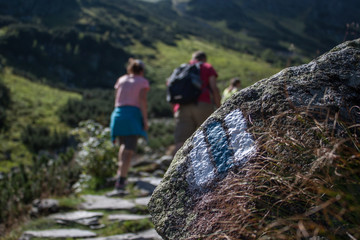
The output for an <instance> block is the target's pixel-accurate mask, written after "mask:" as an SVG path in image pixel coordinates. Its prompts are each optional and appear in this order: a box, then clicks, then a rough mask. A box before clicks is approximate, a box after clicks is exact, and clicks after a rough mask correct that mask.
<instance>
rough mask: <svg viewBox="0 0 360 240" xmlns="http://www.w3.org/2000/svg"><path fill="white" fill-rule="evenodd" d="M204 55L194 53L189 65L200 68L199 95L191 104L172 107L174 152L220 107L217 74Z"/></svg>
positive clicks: (202, 53)
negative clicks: (195, 65)
mask: <svg viewBox="0 0 360 240" xmlns="http://www.w3.org/2000/svg"><path fill="white" fill-rule="evenodd" d="M206 60H207V57H206V54H205V53H204V52H202V51H197V52H194V53H193V55H192V59H191V60H190V64H198V65H199V66H200V79H201V93H200V96H199V97H198V98H197V99H196V100H195V101H194V102H192V103H186V104H181V103H176V104H174V105H173V110H174V118H175V152H174V153H176V151H177V150H179V149H180V148H181V147H182V145H183V144H184V142H185V141H186V139H188V138H189V137H190V136H191V135H192V134H193V133H194V132H195V130H196V129H197V128H198V127H199V126H200V125H201V124H202V123H203V122H204V121H205V120H206V119H207V118H208V117H209V116H210V115H211V114H212V113H213V112H214V110H215V107H219V106H220V100H221V96H220V92H219V88H218V87H217V85H216V79H217V77H218V74H217V72H216V71H215V69H214V68H213V66H212V65H211V64H210V63H207V62H206Z"/></svg>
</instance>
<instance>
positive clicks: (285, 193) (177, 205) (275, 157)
mask: <svg viewBox="0 0 360 240" xmlns="http://www.w3.org/2000/svg"><path fill="white" fill-rule="evenodd" d="M359 104H360V39H358V40H355V41H351V42H346V43H343V44H341V45H339V46H337V47H335V48H334V49H332V50H331V51H330V52H328V53H326V54H324V55H322V56H320V57H318V58H317V59H315V60H313V61H312V62H310V63H309V64H305V65H301V66H298V67H290V68H287V69H284V70H283V71H281V72H279V73H278V74H276V75H274V76H272V77H270V78H268V79H264V80H261V81H259V82H257V83H256V84H254V85H252V86H250V87H248V88H246V89H243V90H241V91H240V92H239V93H237V94H236V95H235V96H233V97H232V98H231V99H230V100H228V101H227V102H226V103H225V104H223V105H222V107H221V108H219V109H218V110H217V111H216V112H215V113H214V114H212V115H211V116H210V117H209V118H208V119H207V120H206V121H205V122H204V124H203V125H202V126H201V127H200V128H199V129H198V130H197V131H196V132H195V133H194V134H193V135H192V136H191V137H190V138H189V139H188V140H187V141H186V142H185V144H184V146H183V147H182V148H181V149H180V150H179V151H178V152H177V154H176V156H175V158H174V160H173V162H172V163H171V165H170V167H169V169H168V170H167V172H166V174H165V176H164V178H163V180H162V182H161V184H160V185H159V186H158V187H157V188H156V190H155V191H154V193H153V195H152V198H151V200H150V203H149V205H148V206H149V210H150V213H151V215H152V219H153V222H154V223H155V226H156V230H157V231H158V233H159V234H160V235H161V236H162V237H163V238H164V239H252V238H257V239H258V238H260V236H263V237H264V238H263V239H280V237H279V236H283V237H284V236H285V238H281V239H289V238H287V237H286V234H289V235H291V234H298V235H297V236H300V237H299V238H301V237H310V236H318V235H319V236H320V235H322V236H326V231H327V230H329V229H330V227H333V229H337V230H336V231H338V230H339V229H342V230H341V231H342V232H341V233H340V232H338V234H340V235H341V234H343V235H344V234H345V236H348V237H349V236H352V237H354V234H355V235H356V231H357V230H351V229H359V226H360V224H359V222H358V220H356V216H358V217H359V216H360V215H356V214H354V212H353V213H352V214H353V215H352V216H353V217H348V215H346V214H347V213H348V212H351V211H354V209H356V208H351V207H350V206H348V205H349V204H347V203H348V202H346V201H345V200H344V202H341V199H345V197H344V196H347V197H349V196H351V194H354V196H355V200H354V199H353V198H351V197H350V198H351V199H352V201H357V200H356V199H359V197H360V196H358V195H359V194H358V193H356V192H359V190H360V188H359V184H358V183H359V181H358V180H359V179H358V178H356V180H355V183H353V182H351V183H349V185H351V186H352V190H349V191H350V192H351V194H350V195H349V194H348V193H349V192H346V191H345V192H344V191H343V190H339V191H338V192H337V193H336V194H335V193H334V192H332V193H331V194H330V193H329V192H330V190H331V191H332V190H334V189H337V188H336V186H337V185H336V184H335V183H337V182H341V184H343V185H344V184H346V181H348V179H351V178H353V177H350V178H349V176H354V175H353V174H354V173H355V174H359V171H358V170H356V172H352V175H351V174H349V175H346V174H348V173H349V172H348V171H345V170H344V171H340V169H345V168H341V166H342V165H341V164H340V165H336V164H337V162H336V161H341V160H344V159H345V155H346V154H347V153H348V152H351V151H352V150H354V149H355V150H356V148H357V147H359V138H358V137H357V136H359V135H357V134H358V133H359V127H358V126H357V127H356V125H355V127H346V126H351V124H359V123H360V114H359V112H360V111H359V108H358V107H356V106H359ZM329 129H330V130H331V131H329ZM337 139H342V140H339V142H336V141H337ZM345 139H351V141H350V143H349V144H348V142H346V141H345ZM332 142H334V144H333V145H331V143H332ZM351 144H354V145H356V144H357V145H356V147H355V148H352V147H351V146H353V145H351ZM334 146H335V147H334ZM340 146H347V147H348V148H349V149H350V150H349V149H348V150H347V151H346V152H345V151H344V152H345V153H344V154H343V155H344V156H342V157H341V158H340V157H339V156H340V155H341V154H337V151H338V150H339V149H340ZM348 155H349V156H350V155H351V157H349V158H346V159H352V160H351V161H353V159H356V158H357V159H359V152H357V155H356V154H353V153H351V154H350V153H349V154H348ZM339 159H340V160H339ZM349 161H350V160H349ZM332 165H334V166H335V165H336V166H338V167H336V170H337V171H340V172H337V171H334V168H333V167H332ZM357 167H359V165H356V164H355V165H352V168H351V171H355V170H354V169H358V168H357ZM324 169H330V170H327V171H328V172H326V174H325V172H324V171H325V170H324ZM346 169H347V170H348V169H350V168H346ZM349 171H350V170H349ZM334 172H335V173H336V174H333V173H334ZM315 173H316V174H317V175H316V176H322V177H314V176H315ZM330 176H334V177H333V178H330ZM358 176H359V175H358ZM335 178H336V179H337V180H336V181H335V180H334V179H335ZM318 179H321V180H322V181H320V180H318ZM349 181H350V180H349ZM356 181H357V182H356ZM329 182H332V183H331V184H330V183H329ZM334 186H335V187H334ZM325 187H329V188H327V189H328V190H327V191H325V190H324V191H325V192H321V191H320V189H322V190H323V189H324V188H325ZM329 189H330V190H329ZM339 189H340V188H339ZM341 189H342V188H341ZM334 191H335V190H334ZM335 202H337V203H338V205H341V204H340V203H342V205H341V206H342V207H339V208H335V207H334V208H333V210H334V209H336V210H337V209H340V208H341V209H342V212H341V211H340V210H339V213H338V214H339V215H336V214H335V215H336V216H334V217H329V216H328V215H331V214H334V213H330V212H327V213H326V214H325V213H324V212H322V210H324V209H325V207H329V206H335V205H336V204H335ZM333 203H334V204H333ZM336 206H337V205H336ZM229 209H230V210H229ZM351 209H352V210H351ZM357 209H359V208H357ZM324 211H325V210H324ZM334 211H335V210H334ZM355 212H356V211H355ZM327 214H328V215H327ZM357 214H359V210H357ZM295 215H296V216H300V215H301V217H300V218H296V220H291V219H295V218H291V217H292V216H295ZM324 215H326V216H325V217H324ZM350 215H351V214H350ZM350 215H349V216H350ZM255 216H257V217H255ZM354 216H355V217H354ZM280 218H281V219H283V221H279V220H278V219H280ZM284 219H286V221H285V220H284ZM329 219H330V220H329ZM349 219H350V220H349ZM351 219H352V220H351ZM354 219H355V220H354ZM328 221H331V223H330V222H328ZM346 221H348V222H346ZM356 221H357V224H358V225H356ZM340 222H341V223H340ZM293 223H294V224H293ZM344 226H347V228H346V227H344ZM354 227H355V228H354ZM279 229H280V230H281V231H280V230H279ZM349 229H350V230H349ZM275 230H276V231H275ZM310 230H311V231H310ZM334 231H335V230H334ZM339 231H340V230H339ZM274 232H276V234H283V235H274V234H275V233H274ZM354 232H355V233H354ZM271 234H273V235H271ZM284 234H285V235H284ZM331 234H333V233H331ZM343 235H342V236H343ZM229 236H230V237H229ZM265 236H268V237H269V238H266V237H265ZM274 236H275V237H274ZM330 236H331V235H330ZM356 236H357V237H359V236H358V235H356ZM226 237H228V238H226ZM271 237H273V238H271ZM293 237H294V236H293Z"/></svg>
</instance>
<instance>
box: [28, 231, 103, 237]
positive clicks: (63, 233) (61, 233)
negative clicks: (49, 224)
mask: <svg viewBox="0 0 360 240" xmlns="http://www.w3.org/2000/svg"><path fill="white" fill-rule="evenodd" d="M23 237H25V238H26V237H35V238H93V237H96V234H95V233H93V232H91V231H86V230H80V229H50V230H44V231H26V232H24V233H23Z"/></svg>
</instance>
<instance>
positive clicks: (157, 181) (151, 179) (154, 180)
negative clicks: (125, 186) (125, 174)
mask: <svg viewBox="0 0 360 240" xmlns="http://www.w3.org/2000/svg"><path fill="white" fill-rule="evenodd" d="M161 180H162V178H156V177H142V178H136V177H131V178H129V180H128V181H129V182H132V183H136V184H137V183H139V182H140V183H143V182H146V183H149V184H152V185H154V186H158V185H159V184H160V182H161Z"/></svg>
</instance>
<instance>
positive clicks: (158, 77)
mask: <svg viewBox="0 0 360 240" xmlns="http://www.w3.org/2000/svg"><path fill="white" fill-rule="evenodd" d="M155 47H156V48H148V47H145V46H143V45H141V44H139V43H137V44H135V45H134V46H131V47H129V48H128V51H129V52H131V53H132V54H134V55H140V54H141V55H142V56H145V57H144V60H145V62H146V63H147V70H148V75H149V77H150V78H152V79H154V81H155V82H156V84H157V85H163V86H165V79H166V78H167V77H168V76H169V75H170V74H171V72H172V70H173V69H174V68H175V67H177V66H179V65H180V64H181V63H186V62H188V61H189V60H190V58H191V54H192V53H193V52H194V51H197V50H202V51H204V52H206V54H207V56H208V62H209V63H211V64H212V65H213V66H214V68H215V69H216V70H217V72H218V74H219V78H218V81H219V87H220V88H225V87H226V85H227V84H228V81H229V80H230V79H231V78H233V77H235V76H237V77H240V78H241V80H242V83H243V87H246V86H249V85H251V84H253V83H255V82H256V81H258V80H260V79H263V78H266V77H269V76H271V75H273V74H275V73H277V72H278V71H279V70H280V69H279V68H276V67H273V66H272V65H271V64H269V63H267V62H265V61H263V60H261V59H257V58H256V57H254V56H251V55H249V54H245V53H242V52H238V51H233V50H230V49H226V48H224V47H221V46H219V45H216V44H213V43H208V42H204V41H200V40H198V39H196V38H188V39H185V38H183V39H181V40H179V41H177V42H176V46H172V45H166V44H164V43H161V42H158V43H156V44H155Z"/></svg>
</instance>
